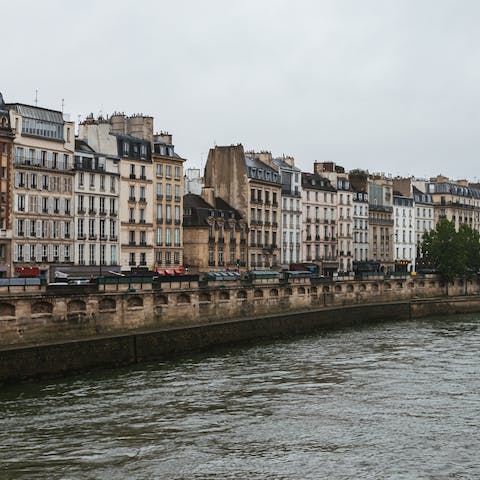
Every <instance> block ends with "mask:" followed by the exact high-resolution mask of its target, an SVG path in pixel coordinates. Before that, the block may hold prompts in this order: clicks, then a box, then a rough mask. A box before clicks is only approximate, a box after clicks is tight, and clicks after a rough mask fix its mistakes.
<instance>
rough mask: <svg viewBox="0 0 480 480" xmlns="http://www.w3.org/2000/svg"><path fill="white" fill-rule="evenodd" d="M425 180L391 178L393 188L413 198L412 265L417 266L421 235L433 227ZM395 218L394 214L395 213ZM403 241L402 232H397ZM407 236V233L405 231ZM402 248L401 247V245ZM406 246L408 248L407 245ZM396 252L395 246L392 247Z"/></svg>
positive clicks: (433, 222) (433, 221)
mask: <svg viewBox="0 0 480 480" xmlns="http://www.w3.org/2000/svg"><path fill="white" fill-rule="evenodd" d="M425 183H426V181H425V180H423V179H418V178H413V177H408V178H400V177H396V178H394V179H393V188H394V190H395V191H396V192H397V194H398V193H400V194H401V195H402V196H404V197H408V198H413V213H412V214H413V230H414V232H413V233H412V235H414V237H415V241H414V243H415V247H414V248H415V254H414V255H415V263H412V265H413V267H415V268H416V267H417V264H418V260H419V259H420V257H421V246H422V241H423V236H424V235H425V233H427V232H429V231H430V230H432V229H433V228H435V212H434V205H433V199H432V196H431V195H430V194H428V193H426V185H425ZM395 218H397V217H396V215H395ZM397 229H398V227H397V220H395V233H397ZM399 235H400V236H401V238H402V241H403V233H399ZM406 235H407V238H408V237H409V233H408V232H407V233H406ZM401 248H402V247H401ZM406 248H409V247H408V246H407V247H406ZM394 251H395V252H396V248H395V247H394Z"/></svg>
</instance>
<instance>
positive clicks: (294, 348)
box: [0, 315, 480, 479]
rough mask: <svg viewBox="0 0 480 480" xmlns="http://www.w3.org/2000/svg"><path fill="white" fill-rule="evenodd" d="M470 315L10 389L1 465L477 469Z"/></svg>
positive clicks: (9, 470) (32, 470)
mask: <svg viewBox="0 0 480 480" xmlns="http://www.w3.org/2000/svg"><path fill="white" fill-rule="evenodd" d="M478 325H479V324H478V319H477V317H476V316H473V315H472V316H462V317H455V318H450V319H429V320H426V321H422V322H408V323H394V324H385V325H381V326H376V327H372V326H369V327H368V328H358V329H355V330H346V331H342V332H329V333H328V334H323V335H315V336H308V337H297V338H295V339H292V340H291V341H277V342H272V343H259V344H255V345H250V346H241V347H233V348H229V349H219V350H217V351H215V352H214V353H211V354H201V355H192V356H190V357H187V358H182V359H178V360H175V361H171V362H163V363H152V364H149V365H142V366H139V367H137V368H130V369H123V370H115V371H109V372H103V373H95V374H90V375H83V376H77V377H73V378H71V379H68V380H60V381H57V382H43V383H37V384H34V385H21V386H15V387H12V388H8V389H6V390H4V391H3V392H1V394H0V399H1V402H0V412H1V427H2V428H1V433H0V436H1V441H0V472H1V473H2V475H1V476H0V477H1V478H7V479H9V478H12V479H13V478H15V479H37V478H42V479H44V478H59V479H60V478H61V479H83V478H85V479H90V478H92V479H93V478H95V479H112V478H113V479H117V478H125V479H132V478H134V479H136V478H138V479H143V478H145V479H146V478H159V479H160V478H161V479H163V478H168V479H184V478H185V479H187V478H188V479H192V478H193V479H211V478H222V479H224V478H227V479H228V478H232V479H233V478H235V479H239V478H248V477H251V478H255V479H256V478H259V479H283V478H285V479H287V478H288V479H310V478H311V479H318V478H332V479H344V478H395V479H397V478H398V479H403V478H405V479H407V478H408V479H411V478H415V479H417V478H425V479H430V478H432V479H433V478H435V479H438V478H478V477H479V476H480V462H479V460H477V457H478V455H477V451H478V448H479V447H480V433H479V432H480V429H479V428H478V427H479V421H478V408H479V405H480V394H479V392H480V374H479V368H478V351H479V346H480V335H479V332H478Z"/></svg>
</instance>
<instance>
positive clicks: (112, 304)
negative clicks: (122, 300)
mask: <svg viewBox="0 0 480 480" xmlns="http://www.w3.org/2000/svg"><path fill="white" fill-rule="evenodd" d="M116 309H117V302H116V301H115V299H113V298H102V299H101V300H100V301H99V302H98V311H99V312H113V311H115V310H116Z"/></svg>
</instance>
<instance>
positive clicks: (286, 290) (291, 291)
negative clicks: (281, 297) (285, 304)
mask: <svg viewBox="0 0 480 480" xmlns="http://www.w3.org/2000/svg"><path fill="white" fill-rule="evenodd" d="M290 295H293V290H292V289H291V288H290V287H287V288H286V289H285V296H286V297H289V296H290Z"/></svg>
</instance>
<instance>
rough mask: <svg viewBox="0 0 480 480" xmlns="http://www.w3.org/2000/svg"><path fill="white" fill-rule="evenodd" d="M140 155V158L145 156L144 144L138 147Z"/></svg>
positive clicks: (145, 148) (145, 147)
mask: <svg viewBox="0 0 480 480" xmlns="http://www.w3.org/2000/svg"><path fill="white" fill-rule="evenodd" d="M140 155H141V156H142V157H145V156H146V155H147V146H146V145H145V144H144V143H142V144H141V145H140Z"/></svg>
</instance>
